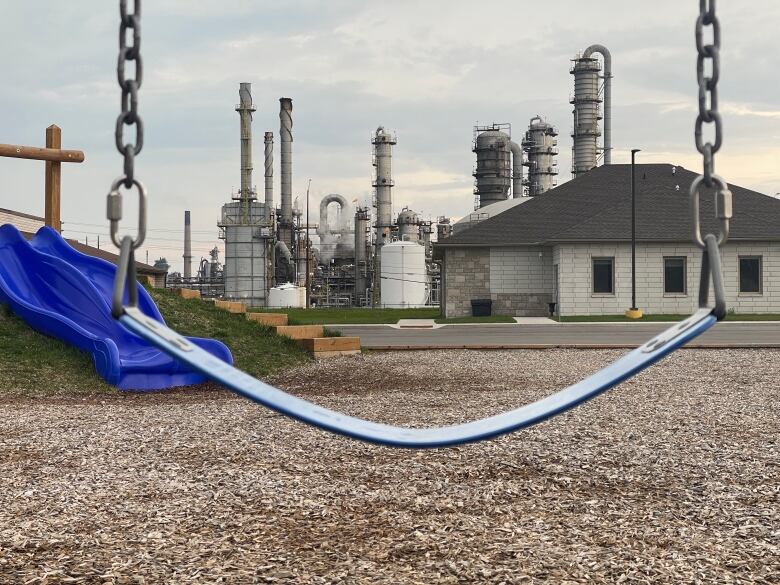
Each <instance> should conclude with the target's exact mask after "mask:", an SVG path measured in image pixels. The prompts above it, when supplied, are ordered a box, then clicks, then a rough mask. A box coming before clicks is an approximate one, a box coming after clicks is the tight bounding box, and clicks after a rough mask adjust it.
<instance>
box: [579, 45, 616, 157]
mask: <svg viewBox="0 0 780 585" xmlns="http://www.w3.org/2000/svg"><path fill="white" fill-rule="evenodd" d="M593 53H599V54H600V55H601V56H602V57H603V58H604V164H605V165H609V164H612V55H611V54H610V52H609V49H607V48H606V47H605V46H604V45H591V46H590V47H588V48H587V49H585V53H583V55H582V56H583V57H586V58H587V57H590V56H591V55H592V54H593Z"/></svg>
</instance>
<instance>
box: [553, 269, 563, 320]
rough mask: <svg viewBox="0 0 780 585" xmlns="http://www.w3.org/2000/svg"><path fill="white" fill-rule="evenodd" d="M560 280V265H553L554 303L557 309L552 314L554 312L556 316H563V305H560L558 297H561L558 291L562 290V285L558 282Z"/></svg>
mask: <svg viewBox="0 0 780 585" xmlns="http://www.w3.org/2000/svg"><path fill="white" fill-rule="evenodd" d="M558 278H559V276H558V265H557V264H553V290H552V302H553V303H555V309H554V311H551V312H553V313H554V314H556V315H560V314H561V303H560V300H559V298H558V296H559V295H558V291H559V290H561V289H560V283H559V282H558Z"/></svg>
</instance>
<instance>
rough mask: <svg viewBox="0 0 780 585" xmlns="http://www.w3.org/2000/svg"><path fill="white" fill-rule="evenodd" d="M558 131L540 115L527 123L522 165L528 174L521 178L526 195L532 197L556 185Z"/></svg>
mask: <svg viewBox="0 0 780 585" xmlns="http://www.w3.org/2000/svg"><path fill="white" fill-rule="evenodd" d="M557 136H558V131H557V130H556V129H555V127H554V126H553V125H552V124H548V123H547V122H546V121H545V120H544V119H543V118H542V117H541V116H534V117H533V118H531V121H530V123H529V124H528V130H527V131H526V133H525V137H524V138H523V142H522V146H523V151H524V152H525V153H526V154H525V156H526V160H525V163H524V165H525V166H527V167H528V176H527V178H526V179H525V180H523V184H524V185H525V186H526V187H527V193H526V194H527V195H528V196H529V197H533V196H535V195H541V194H542V193H544V192H545V191H549V190H550V189H552V188H553V187H555V185H556V180H555V177H556V175H557V174H558V163H557V162H555V156H556V155H557V154H558V148H557V146H558V140H557V138H556V137H557Z"/></svg>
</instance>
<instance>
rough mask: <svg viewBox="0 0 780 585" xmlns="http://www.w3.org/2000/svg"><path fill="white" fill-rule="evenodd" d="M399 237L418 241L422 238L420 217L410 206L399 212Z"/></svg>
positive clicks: (403, 239) (408, 240)
mask: <svg viewBox="0 0 780 585" xmlns="http://www.w3.org/2000/svg"><path fill="white" fill-rule="evenodd" d="M398 239H399V240H401V241H402V242H417V241H419V239H420V217H419V216H418V215H417V214H416V213H415V212H414V211H412V210H411V209H409V208H408V207H404V208H403V209H402V210H401V213H399V214H398Z"/></svg>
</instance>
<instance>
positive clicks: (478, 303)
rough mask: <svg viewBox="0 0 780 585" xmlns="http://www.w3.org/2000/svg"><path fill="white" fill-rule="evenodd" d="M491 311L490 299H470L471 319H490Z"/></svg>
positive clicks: (491, 302)
mask: <svg viewBox="0 0 780 585" xmlns="http://www.w3.org/2000/svg"><path fill="white" fill-rule="evenodd" d="M492 310H493V301H492V299H471V315H472V316H473V317H490V315H491V314H492Z"/></svg>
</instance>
